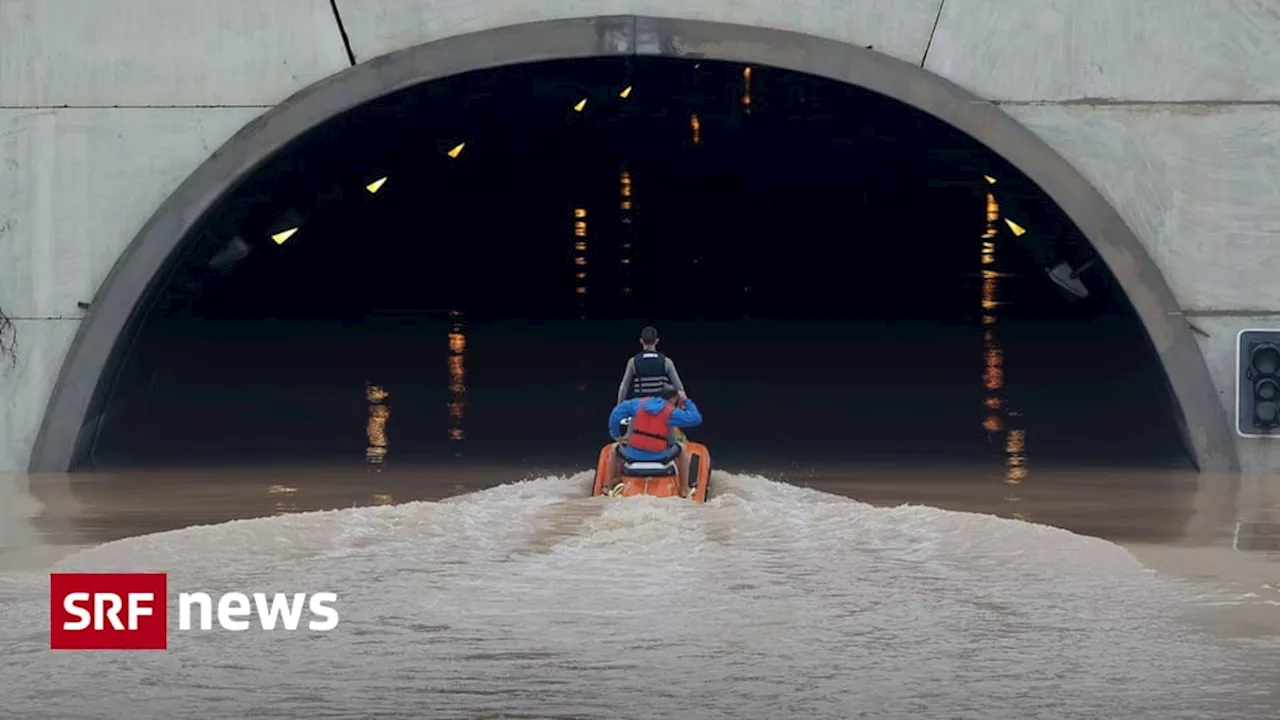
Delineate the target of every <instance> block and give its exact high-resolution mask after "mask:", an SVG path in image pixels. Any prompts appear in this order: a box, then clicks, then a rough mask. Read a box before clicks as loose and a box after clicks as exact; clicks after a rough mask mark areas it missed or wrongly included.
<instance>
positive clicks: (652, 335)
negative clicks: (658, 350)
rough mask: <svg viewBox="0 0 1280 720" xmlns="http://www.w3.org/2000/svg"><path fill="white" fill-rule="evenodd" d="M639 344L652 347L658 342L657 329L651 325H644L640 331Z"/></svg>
mask: <svg viewBox="0 0 1280 720" xmlns="http://www.w3.org/2000/svg"><path fill="white" fill-rule="evenodd" d="M640 342H642V343H644V344H645V345H652V344H654V343H656V342H658V328H656V327H654V326H652V325H645V326H644V327H643V328H641V329H640Z"/></svg>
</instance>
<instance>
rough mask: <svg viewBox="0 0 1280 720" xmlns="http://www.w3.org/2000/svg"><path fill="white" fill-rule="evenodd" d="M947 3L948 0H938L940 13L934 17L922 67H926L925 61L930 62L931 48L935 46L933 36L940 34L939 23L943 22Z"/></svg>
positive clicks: (921, 58)
mask: <svg viewBox="0 0 1280 720" xmlns="http://www.w3.org/2000/svg"><path fill="white" fill-rule="evenodd" d="M946 5H947V0H938V14H937V15H935V16H934V18H933V28H932V29H930V30H929V42H927V43H925V44H924V55H922V56H921V57H920V68H921V69H924V65H925V63H927V62H929V48H931V47H933V36H934V35H937V34H938V23H940V22H942V8H944V7H946Z"/></svg>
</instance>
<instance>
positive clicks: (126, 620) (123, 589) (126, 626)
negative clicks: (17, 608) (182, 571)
mask: <svg viewBox="0 0 1280 720" xmlns="http://www.w3.org/2000/svg"><path fill="white" fill-rule="evenodd" d="M168 590H169V576H168V575H166V574H164V573H51V574H50V575H49V648H50V649H52V650H165V649H168V647H169V622H168V605H169V600H168V594H167V593H168Z"/></svg>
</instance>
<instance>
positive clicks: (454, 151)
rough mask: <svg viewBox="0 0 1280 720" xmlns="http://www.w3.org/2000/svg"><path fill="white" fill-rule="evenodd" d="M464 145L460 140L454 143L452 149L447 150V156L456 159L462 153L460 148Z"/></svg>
mask: <svg viewBox="0 0 1280 720" xmlns="http://www.w3.org/2000/svg"><path fill="white" fill-rule="evenodd" d="M466 146H467V144H466V143H465V142H460V143H458V144H457V145H454V146H453V149H452V150H450V151H449V152H448V155H449V157H451V158H454V159H457V157H458V156H459V155H461V154H462V148H464V147H466Z"/></svg>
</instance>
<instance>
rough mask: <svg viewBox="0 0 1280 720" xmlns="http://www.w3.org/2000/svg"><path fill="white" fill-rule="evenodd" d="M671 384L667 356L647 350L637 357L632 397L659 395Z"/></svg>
mask: <svg viewBox="0 0 1280 720" xmlns="http://www.w3.org/2000/svg"><path fill="white" fill-rule="evenodd" d="M669 382H671V378H670V377H668V376H667V356H666V355H663V354H662V353H660V352H658V351H657V350H645V351H644V352H641V353H638V354H637V355H636V357H635V377H634V378H632V380H631V395H630V397H633V398H635V397H643V396H646V395H649V396H652V395H657V394H658V393H659V392H660V391H661V390H662V386H663V385H664V384H666V383H669Z"/></svg>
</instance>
